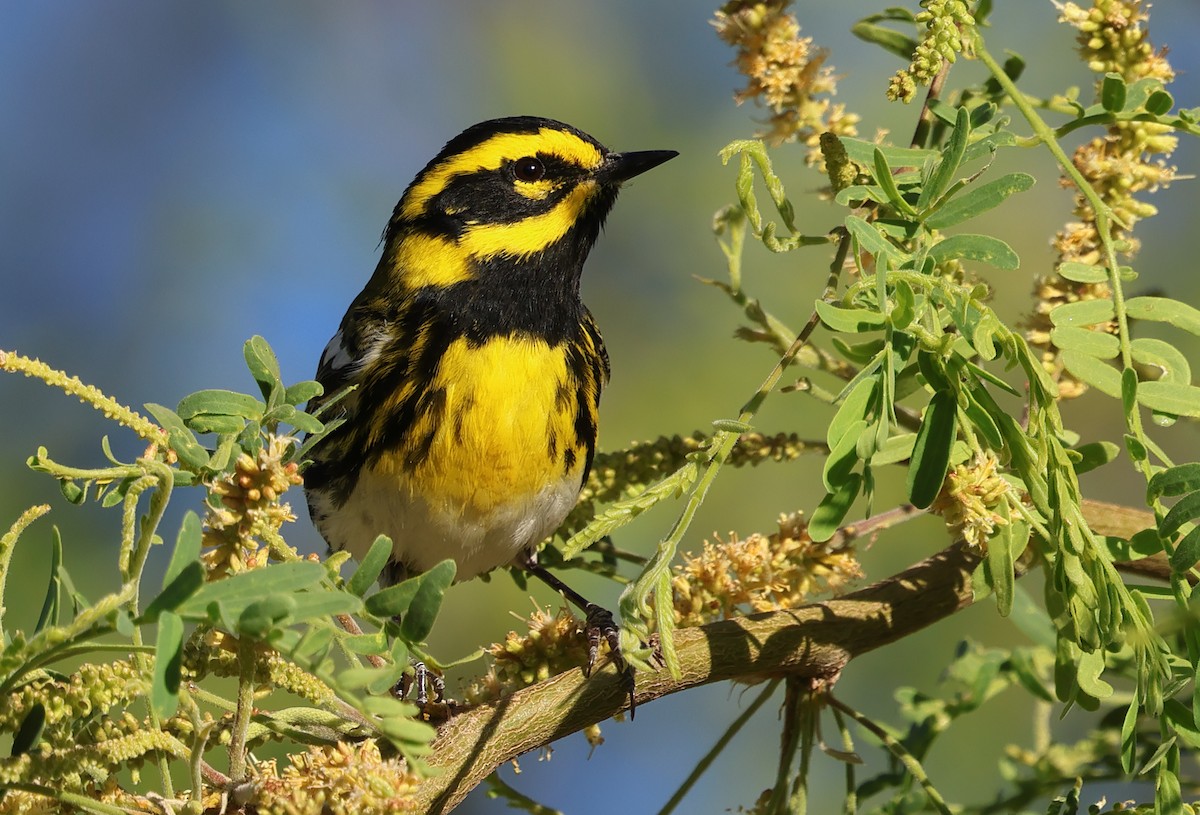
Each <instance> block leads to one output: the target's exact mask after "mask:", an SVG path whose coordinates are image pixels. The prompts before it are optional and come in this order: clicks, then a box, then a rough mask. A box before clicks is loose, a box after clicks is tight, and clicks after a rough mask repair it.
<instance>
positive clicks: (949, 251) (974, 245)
mask: <svg viewBox="0 0 1200 815" xmlns="http://www.w3.org/2000/svg"><path fill="white" fill-rule="evenodd" d="M929 256H930V257H931V258H933V260H934V262H935V263H945V262H946V261H948V260H953V259H956V258H962V259H965V260H973V261H976V262H978V263H986V264H988V265H989V266H995V267H996V268H997V269H1004V270H1005V271H1012V270H1013V269H1018V268H1020V266H1021V258H1020V257H1018V256H1017V253H1016V252H1014V251H1013V249H1012V247H1011V246H1009V245H1008V244H1007V243H1005V242H1004V241H1002V240H1000V239H999V238H993V237H990V236H988V235H951V236H950V237H948V238H946V239H944V240H941V241H939V242H937V243H935V244H934V245H933V246H931V247H930V248H929Z"/></svg>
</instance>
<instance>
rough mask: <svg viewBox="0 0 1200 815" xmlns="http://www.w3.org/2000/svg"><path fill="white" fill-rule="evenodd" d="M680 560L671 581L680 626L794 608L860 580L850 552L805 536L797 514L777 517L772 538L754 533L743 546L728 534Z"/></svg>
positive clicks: (859, 572) (806, 526) (800, 514)
mask: <svg viewBox="0 0 1200 815" xmlns="http://www.w3.org/2000/svg"><path fill="white" fill-rule="evenodd" d="M683 557H684V562H683V564H682V565H681V566H677V567H676V574H675V577H674V578H673V580H672V588H673V590H674V592H673V594H674V606H675V621H676V623H677V624H678V625H681V626H692V625H702V624H703V623H706V622H711V621H713V620H718V619H724V618H729V617H734V616H737V615H740V614H745V613H750V612H755V611H774V610H778V609H784V608H795V607H796V606H798V605H800V604H801V603H803V602H805V601H806V600H807V599H808V598H809V596H810V595H812V594H814V593H816V592H822V591H835V592H836V591H839V590H841V589H842V588H843V587H844V586H845V585H846V584H847V583H848V582H850V581H851V580H854V579H856V578H858V577H861V576H862V570H861V569H860V567H859V564H858V561H857V560H856V559H855V558H854V555H853V553H852V552H850V551H836V550H833V549H831V548H830V547H829V546H827V545H826V544H824V543H816V542H814V541H813V540H812V538H810V537H809V536H808V525H807V523H806V522H805V520H804V515H803V513H799V512H796V513H792V514H791V515H781V516H780V518H779V531H778V532H774V533H772V534H770V535H763V534H761V533H757V532H756V533H754V534H753V535H751V536H750V537H748V538H746V539H745V540H742V539H740V538H738V537H737V536H736V535H733V534H731V535H730V538H729V540H728V541H723V540H721V539H720V538H718V539H717V542H716V543H711V542H708V541H705V543H704V549H703V550H702V551H701V552H700V554H699V555H694V556H693V555H684V556H683Z"/></svg>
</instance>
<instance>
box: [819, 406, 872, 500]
mask: <svg viewBox="0 0 1200 815" xmlns="http://www.w3.org/2000/svg"><path fill="white" fill-rule="evenodd" d="M866 429H867V421H866V420H865V419H858V420H857V421H855V422H852V423H851V424H850V425H849V426H848V427H847V428H845V432H844V433H842V435H841V438H839V439H838V441H837V444H836V445H833V446H831V447H830V449H829V455H828V456H826V458H825V467H824V469H822V471H821V482H822V483H823V484H824V485H825V489H826V490H827V491H829V492H833V491H834V490H835V489H837V487H838V485H839V484H841V483H842V482H844V481H845V480H846V478H847V477H849V475H850V473H851V471H852V470H853V469H854V467H855V465H857V464H858V460H859V458H858V453H857V450H858V439H859V437H860V436H861V435H862V432H863V431H864V430H866Z"/></svg>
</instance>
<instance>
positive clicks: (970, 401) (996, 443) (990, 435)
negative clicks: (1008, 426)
mask: <svg viewBox="0 0 1200 815" xmlns="http://www.w3.org/2000/svg"><path fill="white" fill-rule="evenodd" d="M971 390H974V389H971ZM963 413H965V414H966V416H967V421H968V422H970V423H971V427H972V428H974V430H975V432H976V433H978V434H979V435H981V436H983V438H984V439H985V440H986V441H987V443H988V447H990V448H992V449H993V450H1003V449H1004V435H1003V434H1002V433H1001V432H1000V428H999V427H997V426H996V421H995V420H994V419H993V418H992V416H991V414H989V413H988V412H987V409H986V408H984V407H983V405H981V404H979V401H978V400H977V399H976V398H975V397H974V395H973V394H972V393H971V391H970V390H969V391H968V392H967V407H966V409H965V410H964V411H963Z"/></svg>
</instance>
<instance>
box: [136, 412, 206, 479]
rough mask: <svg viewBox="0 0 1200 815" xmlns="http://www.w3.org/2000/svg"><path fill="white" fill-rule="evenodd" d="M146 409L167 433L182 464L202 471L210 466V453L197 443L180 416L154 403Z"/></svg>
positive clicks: (168, 439) (172, 447) (169, 441)
mask: <svg viewBox="0 0 1200 815" xmlns="http://www.w3.org/2000/svg"><path fill="white" fill-rule="evenodd" d="M145 407H146V410H147V411H148V412H149V413H150V415H151V416H153V417H154V419H155V421H157V422H158V423H159V424H160V425H162V427H163V428H164V429H165V430H166V431H167V443H168V444H169V445H170V447H171V449H172V450H174V451H175V454H176V455H177V456H179V461H180V463H181V464H184V465H185V466H188V467H190V468H192V469H193V470H200V469H202V468H204V467H206V466H207V465H208V460H209V459H208V451H207V450H205V449H204V448H203V447H202V446H201V445H200V442H198V441H196V437H195V436H194V435H193V434H192V431H191V430H189V429H188V427H187V425H185V424H184V423H183V419H181V418H179V414H177V413H176V412H175V411H173V410H171V409H170V408H169V407H164V406H163V405H157V404H155V403H153V402H147V403H146V405H145Z"/></svg>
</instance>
